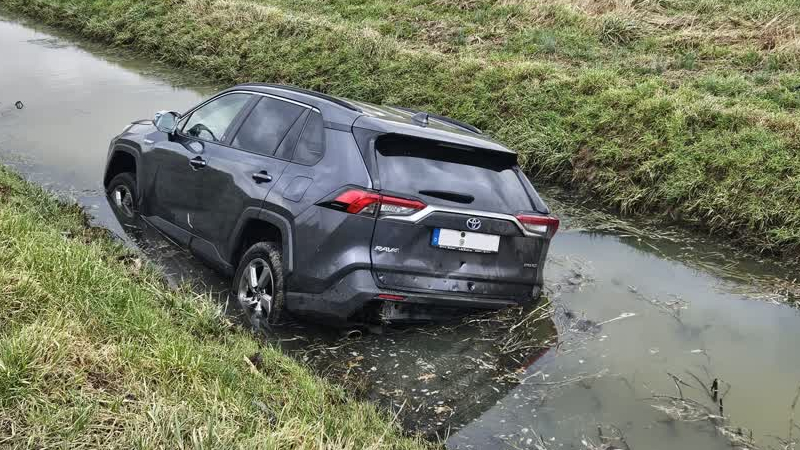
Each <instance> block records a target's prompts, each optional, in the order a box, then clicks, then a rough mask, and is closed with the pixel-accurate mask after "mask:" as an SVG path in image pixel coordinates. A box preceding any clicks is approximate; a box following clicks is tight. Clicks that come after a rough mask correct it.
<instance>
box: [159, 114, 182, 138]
mask: <svg viewBox="0 0 800 450" xmlns="http://www.w3.org/2000/svg"><path fill="white" fill-rule="evenodd" d="M180 118H181V115H180V114H178V113H176V112H175V111H159V112H157V113H156V115H155V117H154V118H153V124H154V125H155V126H156V128H157V129H158V131H161V132H163V133H167V134H172V133H174V132H175V129H176V128H178V120H180Z"/></svg>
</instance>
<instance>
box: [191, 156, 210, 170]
mask: <svg viewBox="0 0 800 450" xmlns="http://www.w3.org/2000/svg"><path fill="white" fill-rule="evenodd" d="M189 164H191V165H192V167H193V168H194V169H202V168H203V167H205V166H206V164H207V163H206V160H205V159H203V158H201V157H200V156H197V157H195V158H192V159H190V160H189Z"/></svg>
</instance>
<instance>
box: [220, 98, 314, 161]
mask: <svg viewBox="0 0 800 450" xmlns="http://www.w3.org/2000/svg"><path fill="white" fill-rule="evenodd" d="M305 110H306V108H304V107H302V106H300V105H296V104H294V103H289V102H285V101H282V100H278V99H274V98H270V97H263V98H262V99H261V100H259V102H258V104H256V106H255V108H253V111H252V112H251V113H250V115H249V116H248V117H247V119H245V121H244V123H243V124H242V126H241V128H239V132H238V133H236V136H235V137H234V139H233V146H234V147H237V148H240V149H242V150H247V151H249V152H253V153H258V154H260V155H265V156H272V155H274V154H275V149H277V148H278V146H279V145H280V144H281V141H283V140H284V139H285V138H286V134H287V133H288V131H289V129H291V128H292V125H293V124H294V123H295V122H296V121H297V119H298V118H299V117H300V116H301V115H302V114H303V112H305Z"/></svg>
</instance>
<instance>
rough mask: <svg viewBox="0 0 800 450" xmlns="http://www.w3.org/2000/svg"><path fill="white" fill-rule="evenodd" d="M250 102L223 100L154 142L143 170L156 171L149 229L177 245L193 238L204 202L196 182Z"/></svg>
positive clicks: (240, 96)
mask: <svg viewBox="0 0 800 450" xmlns="http://www.w3.org/2000/svg"><path fill="white" fill-rule="evenodd" d="M252 99H253V96H252V95H250V94H245V93H231V94H224V95H222V96H220V97H217V98H215V99H212V100H210V101H208V102H206V103H204V104H203V105H201V106H199V107H198V108H196V109H195V110H194V111H192V112H190V114H188V115H187V116H186V117H184V118H183V119H182V120H181V123H180V124H179V129H178V131H177V132H176V133H175V134H174V135H173V136H171V137H170V138H169V140H165V141H161V142H157V143H155V144H154V147H153V150H152V151H150V152H147V156H146V157H147V158H148V159H149V161H147V162H146V164H147V165H148V167H153V168H154V170H155V175H154V180H153V183H152V192H149V193H148V194H147V195H148V197H149V205H150V210H149V215H151V216H155V217H154V218H155V220H153V223H154V224H155V225H156V226H158V227H159V228H160V229H161V230H162V231H164V232H166V233H167V234H169V235H170V236H172V237H173V238H175V239H177V240H178V241H179V242H180V243H182V244H187V243H188V239H189V235H191V234H194V230H193V228H194V227H193V221H194V219H195V215H196V211H197V209H198V207H199V206H200V205H202V204H204V202H203V195H204V194H203V185H202V182H203V180H202V177H201V176H200V175H201V174H202V173H203V171H205V170H206V168H207V166H208V158H209V154H212V153H214V149H215V148H217V147H219V146H220V144H221V143H223V142H225V141H226V140H227V139H228V137H229V136H228V134H229V133H230V129H231V128H232V124H234V123H236V119H237V118H238V117H239V115H240V114H242V112H243V111H246V106H248V102H250V101H251V100H252Z"/></svg>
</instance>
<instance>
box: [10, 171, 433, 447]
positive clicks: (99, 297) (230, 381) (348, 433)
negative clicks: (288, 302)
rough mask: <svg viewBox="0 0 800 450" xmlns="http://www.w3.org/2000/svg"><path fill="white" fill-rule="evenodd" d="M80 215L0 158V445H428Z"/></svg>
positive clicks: (78, 211) (77, 210)
mask: <svg viewBox="0 0 800 450" xmlns="http://www.w3.org/2000/svg"><path fill="white" fill-rule="evenodd" d="M84 221H85V218H84V215H83V213H82V212H81V210H80V209H79V208H78V207H77V206H67V205H63V204H60V203H59V202H57V201H56V200H54V199H53V198H52V197H50V196H49V195H47V194H45V193H44V192H43V191H41V190H40V189H39V188H36V187H32V186H31V185H30V184H28V183H26V182H23V181H22V180H20V179H19V178H18V177H17V176H16V175H13V174H11V173H10V172H9V171H7V170H5V169H3V168H1V167H0V448H3V449H6V448H20V449H22V448H60V449H68V448H102V449H112V448H119V449H131V448H135V449H208V448H224V449H237V448H248V449H250V448H264V449H273V448H281V449H283V448H308V449H311V448H314V449H317V448H325V449H362V448H372V449H379V448H396V449H416V448H423V447H426V446H427V444H423V443H421V442H419V441H418V440H414V439H409V438H404V437H403V436H402V433H401V431H400V430H399V428H398V427H397V426H396V424H394V423H392V422H391V421H390V420H389V419H390V418H389V417H387V416H386V415H384V414H382V413H379V412H378V411H377V409H376V408H375V407H374V406H372V405H370V404H366V403H360V402H357V401H353V400H352V399H350V398H348V395H347V393H346V392H344V391H343V390H342V389H340V388H336V387H333V386H331V385H329V384H327V383H326V382H324V381H322V380H320V379H318V378H316V377H314V376H312V375H310V373H309V371H308V370H307V369H306V368H304V367H301V366H300V365H298V364H297V363H296V362H294V361H293V360H292V359H291V358H289V357H287V356H284V355H283V354H281V353H280V352H279V351H278V350H275V349H272V348H270V347H263V346H262V345H260V344H259V341H258V339H254V338H253V337H252V336H251V335H250V334H248V333H247V332H245V331H243V330H241V329H239V328H238V327H235V326H233V325H231V324H230V323H229V322H227V321H226V319H225V318H224V316H222V315H221V313H220V311H219V309H218V308H217V307H216V306H215V305H214V303H213V302H212V301H211V300H210V299H207V298H202V297H199V298H198V297H197V296H193V295H190V294H188V293H183V292H174V291H170V290H169V289H167V288H166V286H164V285H163V283H162V281H161V280H160V278H159V276H158V275H157V273H156V271H155V270H154V269H153V268H151V267H149V266H148V265H147V264H144V265H142V264H141V263H140V262H139V260H138V259H137V258H136V257H135V256H133V255H131V254H130V253H129V252H128V251H127V250H125V249H124V248H123V247H122V246H121V245H120V244H118V243H115V242H114V241H112V240H110V239H109V238H108V237H107V236H105V233H104V232H103V231H101V230H98V229H91V228H87V227H86V226H85V222H84ZM256 353H260V355H261V359H260V361H259V360H257V359H256V362H255V364H253V363H252V362H251V360H250V357H252V356H253V355H255V354H256Z"/></svg>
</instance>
